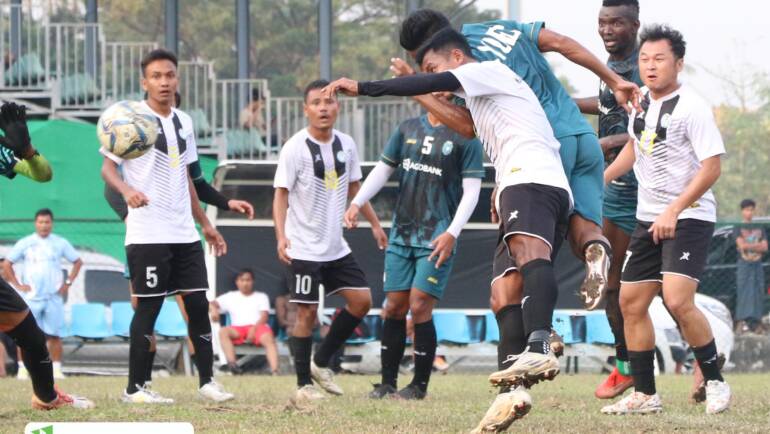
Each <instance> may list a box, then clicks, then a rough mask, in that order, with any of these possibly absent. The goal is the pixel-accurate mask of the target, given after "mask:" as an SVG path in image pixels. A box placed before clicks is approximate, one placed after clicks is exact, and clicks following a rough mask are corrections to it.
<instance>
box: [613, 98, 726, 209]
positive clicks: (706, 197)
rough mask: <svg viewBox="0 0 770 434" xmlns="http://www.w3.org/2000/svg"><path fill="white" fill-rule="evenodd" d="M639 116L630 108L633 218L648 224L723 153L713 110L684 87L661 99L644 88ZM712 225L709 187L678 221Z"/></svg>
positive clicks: (712, 200) (714, 207)
mask: <svg viewBox="0 0 770 434" xmlns="http://www.w3.org/2000/svg"><path fill="white" fill-rule="evenodd" d="M642 93H643V95H644V100H643V101H642V109H643V112H641V113H638V112H637V111H636V110H634V111H633V112H632V113H631V115H630V116H631V117H630V122H629V124H628V133H629V134H630V135H631V137H633V140H634V154H635V157H636V161H635V162H634V174H635V175H636V178H637V180H638V181H639V204H638V206H637V211H636V218H637V219H638V220H640V221H645V222H652V221H654V220H655V218H656V217H657V216H658V215H660V214H661V213H662V212H663V211H665V210H666V207H668V206H669V204H671V202H673V201H674V200H675V199H676V198H677V197H679V195H681V194H682V192H684V190H685V189H686V188H687V186H688V185H689V184H690V182H691V181H692V179H693V178H694V177H695V174H696V173H697V172H698V170H700V168H701V161H703V160H705V159H707V158H710V157H713V156H716V155H722V154H724V153H725V145H724V143H723V142H722V136H721V135H720V133H719V129H717V125H716V122H715V121H714V115H713V113H712V112H711V107H710V106H709V104H707V103H706V101H704V100H703V99H702V98H701V97H700V96H699V95H697V94H696V93H695V92H693V91H692V90H691V89H690V88H689V87H687V86H686V85H683V86H681V87H680V88H679V89H677V90H676V91H674V92H672V93H671V94H669V95H666V96H665V97H662V98H660V99H657V100H656V99H653V98H652V97H651V96H650V92H649V89H647V88H646V87H644V88H642ZM688 218H690V219H698V220H704V221H708V222H715V221H716V200H715V199H714V194H713V193H712V192H711V189H709V190H708V191H706V193H704V194H703V196H701V197H700V198H699V199H698V200H697V201H695V203H693V204H692V205H691V206H690V207H689V208H687V209H685V210H684V211H682V213H681V214H679V219H680V220H681V219H688Z"/></svg>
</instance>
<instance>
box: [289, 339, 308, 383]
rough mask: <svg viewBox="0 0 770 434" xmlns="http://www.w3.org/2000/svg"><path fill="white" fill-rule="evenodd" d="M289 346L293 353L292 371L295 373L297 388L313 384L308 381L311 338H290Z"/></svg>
mask: <svg viewBox="0 0 770 434" xmlns="http://www.w3.org/2000/svg"><path fill="white" fill-rule="evenodd" d="M289 345H290V346H291V348H292V351H293V352H294V370H295V371H296V372H297V386H299V387H302V386H304V385H306V384H313V380H311V379H310V353H311V352H312V350H313V338H312V337H310V336H308V337H306V338H300V337H297V336H292V337H290V338H289Z"/></svg>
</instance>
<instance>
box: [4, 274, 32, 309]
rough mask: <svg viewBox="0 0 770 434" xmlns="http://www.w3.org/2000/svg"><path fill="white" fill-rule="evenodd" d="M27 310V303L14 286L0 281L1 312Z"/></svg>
mask: <svg viewBox="0 0 770 434" xmlns="http://www.w3.org/2000/svg"><path fill="white" fill-rule="evenodd" d="M27 309H29V307H27V303H26V302H25V301H24V299H23V298H21V296H20V295H19V293H18V292H16V290H15V289H13V286H11V285H10V284H9V283H8V282H6V281H5V280H4V279H0V312H24V311H25V310H27Z"/></svg>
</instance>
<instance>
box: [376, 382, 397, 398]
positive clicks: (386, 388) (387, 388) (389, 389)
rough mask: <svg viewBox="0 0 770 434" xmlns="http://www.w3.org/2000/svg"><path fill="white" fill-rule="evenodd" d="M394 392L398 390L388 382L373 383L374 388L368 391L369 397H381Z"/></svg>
mask: <svg viewBox="0 0 770 434" xmlns="http://www.w3.org/2000/svg"><path fill="white" fill-rule="evenodd" d="M394 393H398V390H396V388H395V387H393V386H391V385H390V384H375V385H374V390H372V391H371V392H369V398H370V399H382V398H385V397H387V396H389V395H393V394H394Z"/></svg>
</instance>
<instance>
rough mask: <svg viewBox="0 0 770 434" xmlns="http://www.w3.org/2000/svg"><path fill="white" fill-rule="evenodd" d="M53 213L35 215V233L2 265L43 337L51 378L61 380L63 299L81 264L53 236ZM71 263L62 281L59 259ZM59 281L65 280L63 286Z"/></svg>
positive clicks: (22, 370) (23, 374) (61, 240)
mask: <svg viewBox="0 0 770 434" xmlns="http://www.w3.org/2000/svg"><path fill="white" fill-rule="evenodd" d="M52 231H53V213H52V212H51V210H50V209H48V208H43V209H41V210H39V211H38V212H37V213H35V233H34V234H32V235H29V236H27V237H24V238H22V239H21V240H19V241H18V242H17V243H16V244H15V245H14V246H13V249H11V252H10V253H9V254H8V257H6V261H5V262H4V263H3V267H4V268H5V274H6V276H7V278H8V282H9V283H10V284H11V285H13V286H14V287H15V288H16V289H17V290H18V291H20V292H21V295H22V296H23V297H24V299H25V301H26V302H27V304H28V305H29V310H30V311H31V312H32V315H33V316H34V317H35V320H36V321H37V323H38V325H39V326H40V328H41V329H42V330H43V332H44V333H45V334H46V340H47V343H48V351H49V352H50V353H51V360H52V361H53V375H54V378H57V379H59V378H64V374H63V373H62V369H61V359H62V342H61V338H60V337H59V334H60V332H61V330H62V328H63V327H64V298H65V297H66V296H67V291H69V288H70V286H72V282H73V281H74V280H75V278H76V277H77V275H78V273H79V272H80V267H81V266H82V265H83V261H82V260H81V259H80V256H79V255H78V253H77V251H75V248H74V247H72V244H70V243H69V241H67V240H65V239H64V238H62V237H60V236H58V235H55V234H53V233H52ZM62 258H65V259H67V260H68V261H70V262H72V271H71V272H70V273H69V275H68V276H67V277H66V278H65V279H62V277H63V276H62V274H63V273H62V267H61V259H62ZM14 263H21V264H23V267H24V268H23V270H22V273H21V281H19V280H18V279H17V277H16V274H15V273H14V270H13V264H14ZM62 280H64V281H63V282H62ZM18 376H19V378H22V379H23V378H26V376H27V370H26V368H25V367H24V363H23V362H21V360H20V361H19V372H18Z"/></svg>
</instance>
